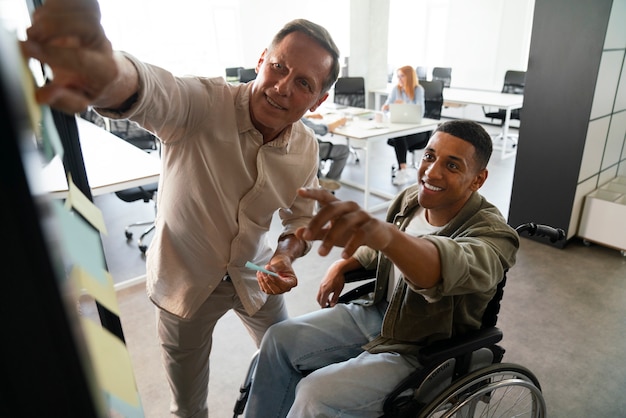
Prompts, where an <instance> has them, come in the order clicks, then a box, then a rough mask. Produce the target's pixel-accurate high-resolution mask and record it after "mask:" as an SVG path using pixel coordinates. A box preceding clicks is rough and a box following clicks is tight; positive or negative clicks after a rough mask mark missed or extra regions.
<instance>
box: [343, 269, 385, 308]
mask: <svg viewBox="0 0 626 418" xmlns="http://www.w3.org/2000/svg"><path fill="white" fill-rule="evenodd" d="M344 277H345V280H346V283H354V282H359V281H362V280H370V281H369V282H367V283H364V284H362V285H360V286H358V287H356V288H354V289H352V290H348V291H347V292H345V293H344V294H342V295H341V296H339V300H338V302H339V303H348V302H350V301H352V300H355V299H358V298H360V297H361V296H363V295H367V294H368V293H371V292H373V291H374V289H375V286H376V280H372V279H375V278H376V270H366V269H365V268H364V267H361V268H358V269H354V270H350V271H349V272H347V273H345V274H344Z"/></svg>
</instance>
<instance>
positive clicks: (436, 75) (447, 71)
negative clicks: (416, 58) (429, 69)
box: [433, 67, 452, 87]
mask: <svg viewBox="0 0 626 418" xmlns="http://www.w3.org/2000/svg"><path fill="white" fill-rule="evenodd" d="M433 80H441V81H443V86H444V87H450V82H451V81H452V68H450V67H435V68H433Z"/></svg>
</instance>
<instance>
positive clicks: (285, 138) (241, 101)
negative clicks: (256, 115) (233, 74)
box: [234, 83, 293, 148]
mask: <svg viewBox="0 0 626 418" xmlns="http://www.w3.org/2000/svg"><path fill="white" fill-rule="evenodd" d="M252 84H253V83H247V84H241V85H237V86H234V88H236V89H238V93H236V95H235V113H236V119H237V128H238V130H239V134H243V133H244V132H247V131H251V130H254V131H256V132H258V133H259V135H260V132H259V131H258V130H257V129H256V128H255V127H254V125H253V124H252V119H251V118H250V93H251V92H252ZM292 130H293V124H292V125H289V126H288V127H287V128H286V129H285V130H283V132H281V134H280V135H278V137H276V138H275V139H274V140H273V141H270V142H268V143H267V144H265V145H267V146H269V147H275V148H286V147H287V146H288V145H289V139H290V138H291V132H292Z"/></svg>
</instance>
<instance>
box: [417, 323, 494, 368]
mask: <svg viewBox="0 0 626 418" xmlns="http://www.w3.org/2000/svg"><path fill="white" fill-rule="evenodd" d="M501 340H502V331H501V330H500V329H499V328H497V327H490V328H484V329H480V330H477V331H472V332H470V333H467V334H464V335H459V336H456V337H452V338H447V339H445V340H440V341H435V342H434V343H432V344H430V345H428V346H426V347H424V348H422V349H421V350H420V352H419V355H418V359H419V361H420V363H421V364H422V365H426V364H430V363H433V362H437V363H439V362H442V361H444V360H447V359H449V358H454V357H458V356H460V355H463V354H467V353H471V352H472V351H476V350H478V349H479V348H484V347H490V346H492V345H494V344H496V343H497V342H499V341H501Z"/></svg>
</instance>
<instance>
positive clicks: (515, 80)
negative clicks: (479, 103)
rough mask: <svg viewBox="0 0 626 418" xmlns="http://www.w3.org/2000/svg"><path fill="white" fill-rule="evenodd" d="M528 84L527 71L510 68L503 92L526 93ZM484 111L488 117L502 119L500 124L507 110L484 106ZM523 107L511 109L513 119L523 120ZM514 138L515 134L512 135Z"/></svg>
mask: <svg viewBox="0 0 626 418" xmlns="http://www.w3.org/2000/svg"><path fill="white" fill-rule="evenodd" d="M525 86H526V71H514V70H509V71H507V72H506V74H505V75H504V85H503V86H502V93H509V94H524V87H525ZM483 113H484V114H485V117H486V118H489V119H491V121H492V122H493V120H494V119H498V120H499V121H500V125H502V124H503V123H504V120H505V119H506V110H504V109H498V110H497V111H495V112H492V111H489V109H487V108H485V107H483ZM521 116H522V109H513V110H512V111H511V119H517V120H520V121H521ZM511 138H513V136H511Z"/></svg>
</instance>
